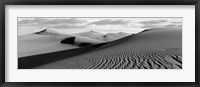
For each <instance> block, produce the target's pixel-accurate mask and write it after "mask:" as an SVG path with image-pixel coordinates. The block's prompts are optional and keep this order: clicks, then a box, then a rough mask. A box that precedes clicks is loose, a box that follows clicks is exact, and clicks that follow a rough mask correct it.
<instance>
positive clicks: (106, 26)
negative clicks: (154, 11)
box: [18, 17, 182, 35]
mask: <svg viewBox="0 0 200 87" xmlns="http://www.w3.org/2000/svg"><path fill="white" fill-rule="evenodd" d="M41 27H47V28H49V29H54V30H57V31H59V32H64V33H68V34H72V33H79V32H85V31H91V30H93V31H97V32H101V33H116V32H125V33H138V32H140V31H142V30H145V29H151V28H157V29H167V28H182V18H181V17H177V18H174V17H173V18H169V17H168V18H149V17H148V18H145V17H144V18H18V35H24V34H28V33H32V32H36V31H40V30H41Z"/></svg>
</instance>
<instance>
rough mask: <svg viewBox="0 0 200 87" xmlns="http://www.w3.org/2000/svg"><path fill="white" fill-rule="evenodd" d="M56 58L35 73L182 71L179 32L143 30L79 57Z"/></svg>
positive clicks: (173, 30) (180, 33) (180, 32)
mask: <svg viewBox="0 0 200 87" xmlns="http://www.w3.org/2000/svg"><path fill="white" fill-rule="evenodd" d="M77 53H78V51H77ZM57 57H58V58H59V57H63V59H62V60H59V61H54V62H51V63H48V64H44V65H41V66H37V67H35V69H181V68H182V30H181V29H151V30H146V31H144V32H141V33H139V34H136V35H131V36H128V37H125V38H122V39H119V40H116V41H112V42H111V43H108V44H105V45H103V46H101V47H98V48H96V49H94V50H92V51H90V52H87V53H84V54H81V55H77V56H73V57H66V56H59V55H58V56H57ZM49 58H50V57H49ZM64 58H65V59H64Z"/></svg>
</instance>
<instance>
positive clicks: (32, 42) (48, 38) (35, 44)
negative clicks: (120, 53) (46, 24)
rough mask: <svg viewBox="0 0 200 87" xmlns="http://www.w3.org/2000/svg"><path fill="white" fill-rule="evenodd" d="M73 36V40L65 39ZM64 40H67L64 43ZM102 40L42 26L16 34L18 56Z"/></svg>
mask: <svg viewBox="0 0 200 87" xmlns="http://www.w3.org/2000/svg"><path fill="white" fill-rule="evenodd" d="M73 37H74V38H75V39H74V40H73V41H69V40H67V39H69V38H73ZM66 41H68V42H67V43H66ZM71 42H73V43H71ZM104 42H105V41H101V40H97V39H92V38H88V37H83V36H78V35H70V34H64V33H61V32H58V31H56V30H53V29H46V28H44V29H43V30H41V31H38V32H35V33H33V34H27V35H22V36H18V57H25V56H32V55H38V54H44V53H49V52H56V51H61V50H69V49H74V48H79V47H82V46H87V45H93V44H99V43H104Z"/></svg>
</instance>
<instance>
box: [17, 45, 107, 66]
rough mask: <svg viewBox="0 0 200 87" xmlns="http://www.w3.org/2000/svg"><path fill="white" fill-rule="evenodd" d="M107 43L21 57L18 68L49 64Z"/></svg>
mask: <svg viewBox="0 0 200 87" xmlns="http://www.w3.org/2000/svg"><path fill="white" fill-rule="evenodd" d="M105 44H107V43H100V44H96V45H90V46H85V47H81V48H76V49H71V50H64V51H58V52H52V53H46V54H40V55H33V56H27V57H20V58H18V69H30V68H34V67H36V66H40V65H43V64H47V63H50V62H55V61H58V60H62V59H66V58H69V57H73V56H77V55H80V54H83V53H86V52H89V51H91V50H93V49H95V48H98V47H100V46H103V45H105Z"/></svg>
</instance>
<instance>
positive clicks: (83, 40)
mask: <svg viewBox="0 0 200 87" xmlns="http://www.w3.org/2000/svg"><path fill="white" fill-rule="evenodd" d="M18 69H182V18H145V17H144V18H131V17H130V18H123V17H118V18H112V17H111V18H108V17H106V18H102V17H99V18H93V17H91V18H85V17H83V18H46V17H44V18H18Z"/></svg>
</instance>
